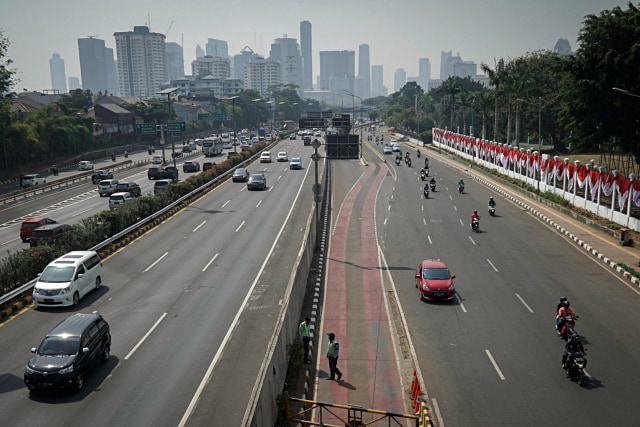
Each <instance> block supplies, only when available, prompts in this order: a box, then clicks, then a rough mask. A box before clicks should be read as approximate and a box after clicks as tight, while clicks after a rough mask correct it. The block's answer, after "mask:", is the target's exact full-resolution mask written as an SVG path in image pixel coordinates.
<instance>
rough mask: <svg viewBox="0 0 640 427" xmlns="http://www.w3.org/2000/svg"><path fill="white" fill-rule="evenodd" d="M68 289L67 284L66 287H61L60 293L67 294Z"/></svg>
mask: <svg viewBox="0 0 640 427" xmlns="http://www.w3.org/2000/svg"><path fill="white" fill-rule="evenodd" d="M70 290H71V285H69V286H67V287H66V288H63V289H62V290H61V291H60V294H68V293H69V291H70Z"/></svg>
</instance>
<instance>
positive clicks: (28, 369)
mask: <svg viewBox="0 0 640 427" xmlns="http://www.w3.org/2000/svg"><path fill="white" fill-rule="evenodd" d="M24 372H25V373H27V374H33V369H31V368H30V367H29V365H27V367H26V368H24Z"/></svg>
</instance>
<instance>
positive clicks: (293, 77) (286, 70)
mask: <svg viewBox="0 0 640 427" xmlns="http://www.w3.org/2000/svg"><path fill="white" fill-rule="evenodd" d="M269 59H271V60H273V61H278V62H280V75H281V76H282V83H283V84H285V85H286V84H292V85H296V86H298V92H302V85H303V79H302V56H300V46H299V45H298V41H297V40H296V39H292V38H289V37H287V36H286V35H285V36H284V37H281V38H277V39H275V40H274V42H273V43H272V44H271V51H270V52H269Z"/></svg>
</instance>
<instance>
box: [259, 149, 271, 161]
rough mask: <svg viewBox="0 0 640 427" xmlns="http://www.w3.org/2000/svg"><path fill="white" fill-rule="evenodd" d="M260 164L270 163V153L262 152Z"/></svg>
mask: <svg viewBox="0 0 640 427" xmlns="http://www.w3.org/2000/svg"><path fill="white" fill-rule="evenodd" d="M260 163H271V153H270V152H268V151H263V152H262V153H261V154H260Z"/></svg>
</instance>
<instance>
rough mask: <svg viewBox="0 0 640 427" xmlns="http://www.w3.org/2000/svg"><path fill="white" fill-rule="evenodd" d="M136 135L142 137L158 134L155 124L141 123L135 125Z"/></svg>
mask: <svg viewBox="0 0 640 427" xmlns="http://www.w3.org/2000/svg"><path fill="white" fill-rule="evenodd" d="M136 133H138V134H142V135H150V134H154V133H158V130H157V129H156V124H155V123H141V124H138V125H136Z"/></svg>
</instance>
